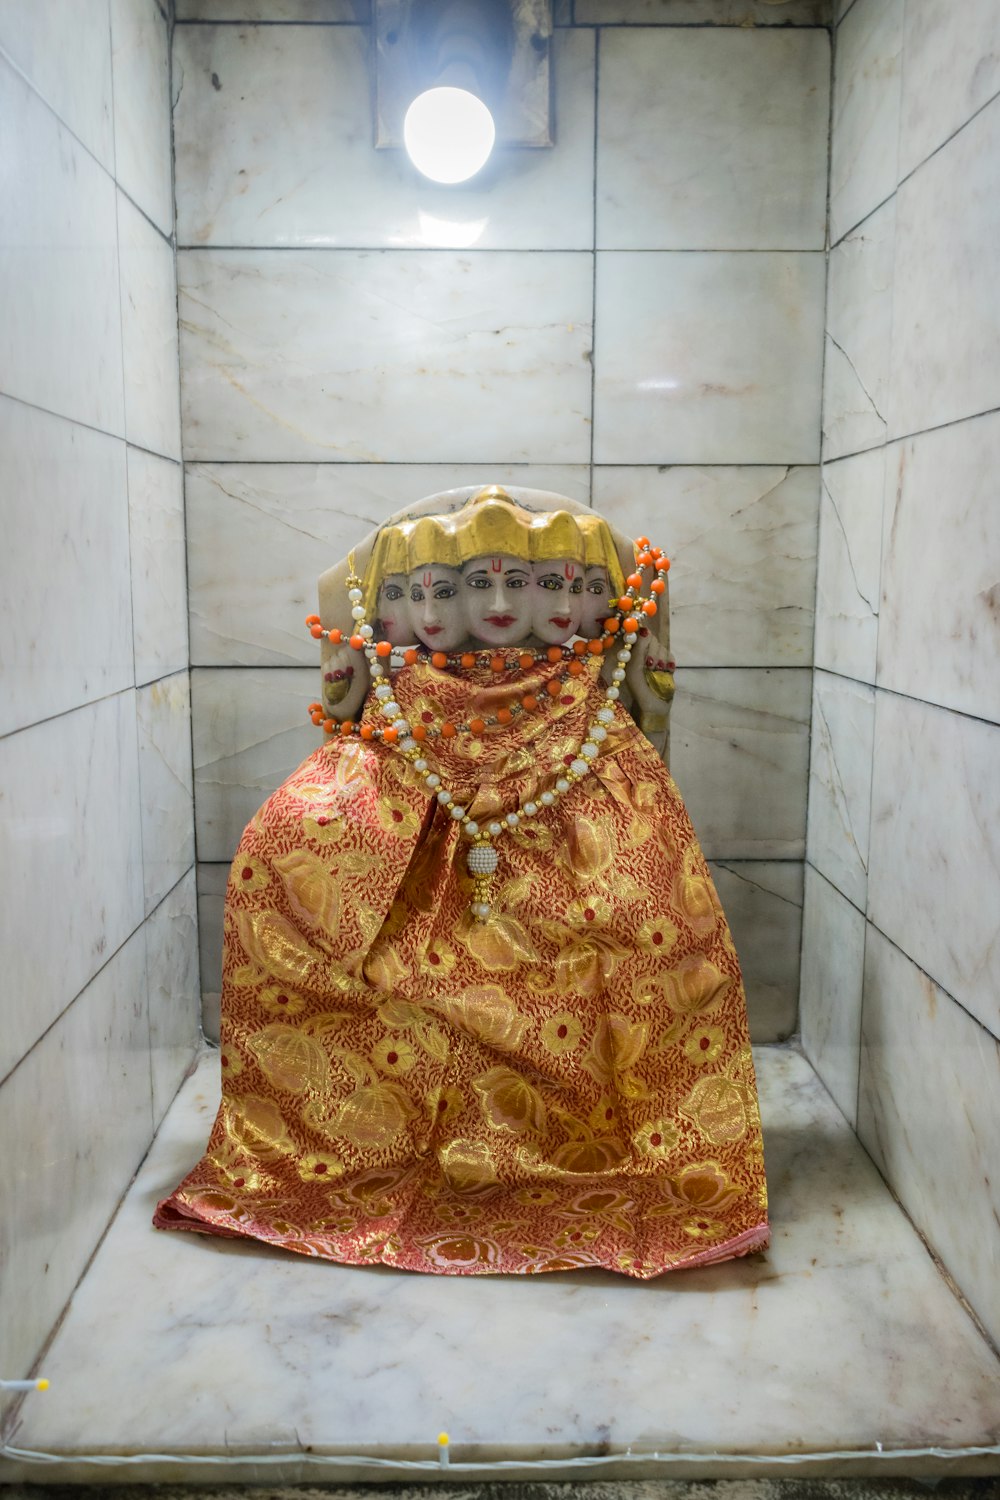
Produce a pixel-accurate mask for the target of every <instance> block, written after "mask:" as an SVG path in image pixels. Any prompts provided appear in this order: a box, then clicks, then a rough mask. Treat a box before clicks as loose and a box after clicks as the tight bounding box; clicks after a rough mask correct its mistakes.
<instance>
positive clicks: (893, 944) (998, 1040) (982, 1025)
mask: <svg viewBox="0 0 1000 1500" xmlns="http://www.w3.org/2000/svg"><path fill="white" fill-rule="evenodd" d="M716 863H717V861H716ZM767 863H771V861H767ZM805 863H806V864H807V865H808V866H809V868H810V870H812V871H813V872H814V873H815V874H817V875H818V876H819V877H820V879H821V880H822V881H824V882H825V883H826V884H827V885H828V886H830V888H831V889H832V890H834V891H836V892H837V895H838V896H840V897H841V899H842V900H844V901H846V902H847V904H848V906H850V907H851V908H852V909H853V910H854V911H856V912H857V914H858V916H859V917H861V918H863V920H864V923H865V927H866V928H868V927H870V928H871V929H872V931H873V932H877V933H878V935H879V937H881V938H884V939H885V941H886V942H887V943H888V944H889V947H890V948H894V949H895V950H896V952H897V953H899V954H901V956H902V957H903V958H905V959H906V961H907V962H908V963H911V964H912V965H913V967H914V968H915V969H916V970H917V972H918V973H920V974H922V975H923V976H924V978H925V979H929V980H930V982H931V984H933V986H934V988H935V989H938V990H940V991H941V993H942V995H944V996H945V997H946V999H948V1000H950V1001H951V1003H952V1004H953V1005H954V1006H955V1007H956V1009H957V1010H960V1011H961V1012H962V1013H963V1014H964V1015H966V1016H967V1017H968V1018H969V1020H970V1021H972V1022H974V1024H975V1025H976V1026H978V1027H979V1029H980V1031H984V1032H985V1033H986V1035H987V1036H988V1037H989V1038H990V1040H991V1041H992V1042H994V1043H995V1044H996V1045H997V1046H998V1047H1000V1036H997V1035H996V1033H995V1032H993V1031H991V1030H990V1027H989V1026H988V1025H987V1024H986V1022H985V1021H982V1020H980V1018H979V1017H978V1016H977V1015H974V1014H973V1013H972V1011H971V1010H969V1008H968V1006H967V1005H964V1004H963V1003H962V1001H961V1000H959V998H958V997H957V995H953V994H952V992H951V990H949V989H948V988H947V986H946V985H943V984H942V983H941V981H940V979H935V977H934V975H933V974H932V973H931V972H930V970H929V969H925V968H924V967H923V965H922V964H920V963H918V962H917V960H916V959H915V958H914V957H913V954H912V953H907V951H906V949H905V948H904V947H903V946H902V945H901V944H900V943H898V942H897V941H896V939H895V938H894V937H891V936H890V934H889V933H888V932H886V931H884V930H883V928H881V927H880V926H879V925H878V923H877V922H876V921H874V920H873V919H872V918H871V917H870V916H869V915H868V914H867V912H864V911H862V910H861V908H860V906H858V904H857V902H856V901H852V900H851V898H850V896H848V895H847V894H846V892H845V891H842V890H841V889H840V886H839V885H837V883H836V881H834V880H831V879H830V877H829V875H827V874H826V872H825V871H824V870H821V869H820V867H819V865H817V864H815V863H814V862H813V861H812V860H811V859H809V858H806V860H805ZM811 1066H812V1064H811V1063H810V1067H811ZM814 1071H815V1070H814ZM820 1081H821V1082H822V1079H821V1080H820ZM824 1087H825V1085H824ZM855 1133H856V1132H855ZM859 1139H860V1137H859Z"/></svg>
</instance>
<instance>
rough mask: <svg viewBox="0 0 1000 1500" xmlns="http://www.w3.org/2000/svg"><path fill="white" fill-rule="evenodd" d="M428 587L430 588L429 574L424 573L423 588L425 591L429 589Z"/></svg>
mask: <svg viewBox="0 0 1000 1500" xmlns="http://www.w3.org/2000/svg"><path fill="white" fill-rule="evenodd" d="M430 586H431V574H430V573H425V574H424V588H425V589H429V588H430Z"/></svg>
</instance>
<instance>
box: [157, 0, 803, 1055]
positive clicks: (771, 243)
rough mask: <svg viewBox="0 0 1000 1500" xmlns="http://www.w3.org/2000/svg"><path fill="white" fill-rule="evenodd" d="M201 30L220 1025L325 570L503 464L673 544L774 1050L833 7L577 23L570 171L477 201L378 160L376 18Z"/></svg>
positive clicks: (191, 118) (247, 4) (198, 538)
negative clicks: (249, 836) (242, 861)
mask: <svg viewBox="0 0 1000 1500" xmlns="http://www.w3.org/2000/svg"><path fill="white" fill-rule="evenodd" d="M779 12H780V14H779ZM177 18H178V25H177V28H176V31H175V37H174V75H175V94H176V95H177V102H176V107H175V112H174V124H175V139H176V151H177V225H178V280H179V293H180V296H179V307H180V318H181V385H182V413H183V447H184V457H185V460H186V464H185V470H186V500H187V519H188V574H189V581H190V637H191V661H192V666H193V668H194V669H195V670H194V672H193V681H192V703H193V715H194V760H195V799H196V805H197V853H198V861H199V887H198V889H199V909H200V912H201V919H202V960H203V974H204V979H205V984H204V989H205V1006H206V1011H205V1013H206V1019H207V1024H208V1026H209V1028H210V1029H211V1027H212V1025H214V1024H215V1018H216V1016H217V1005H218V972H219V964H218V954H217V952H216V948H217V945H218V939H219V931H220V914H221V904H222V896H223V891H224V887H225V871H226V866H227V864H228V861H229V859H230V858H231V857H232V853H233V851H234V849H235V845H236V843H237V841H238V839H239V836H240V833H241V831H242V828H243V826H244V823H245V822H246V820H247V819H248V817H249V816H250V815H251V814H252V813H253V811H254V810H255V808H256V807H257V805H258V804H259V802H260V801H261V800H262V798H263V797H264V796H265V795H266V794H267V792H268V791H269V790H270V789H271V787H273V786H274V785H276V784H277V783H278V782H279V781H280V780H281V779H282V778H283V776H284V775H286V774H287V773H288V772H289V771H290V770H291V769H292V768H293V767H294V766H295V765H296V764H297V763H298V761H299V760H300V759H301V758H302V757H303V756H304V755H305V754H307V753H308V752H309V750H310V749H311V748H312V747H313V746H314V745H315V744H316V743H317V739H316V734H315V731H314V730H313V728H312V726H311V725H310V724H309V723H308V722H307V720H306V716H305V705H306V703H308V701H309V699H310V698H311V697H312V696H313V692H314V688H313V686H312V682H313V678H312V672H313V671H314V669H315V667H314V664H315V659H316V658H315V651H314V650H313V649H312V645H311V642H309V640H308V638H307V637H306V636H305V633H304V631H303V630H302V628H301V621H302V617H303V615H304V614H306V613H308V612H309V610H310V608H312V607H313V605H314V598H315V580H316V577H317V575H318V574H319V573H320V572H321V571H322V570H323V568H324V567H326V566H328V565H329V563H330V562H331V561H333V560H334V559H335V558H336V557H338V556H340V555H342V554H343V552H344V551H345V549H346V547H347V546H348V544H349V543H350V541H351V540H352V539H353V538H356V537H358V536H360V535H361V534H363V533H364V531H365V530H367V529H368V528H369V527H370V526H371V525H372V524H374V523H377V522H378V521H379V520H380V519H381V518H382V517H384V516H385V515H387V514H388V513H389V512H390V511H391V510H392V509H394V508H396V507H398V506H400V505H402V504H404V503H405V502H406V501H407V500H409V499H415V498H417V497H419V496H421V495H425V494H428V493H431V492H432V491H434V490H436V489H443V488H447V487H449V486H453V485H460V484H470V483H475V482H477V481H483V480H490V479H496V480H499V481H500V482H504V481H508V482H520V483H522V484H529V485H537V486H539V487H543V488H547V489H553V490H561V491H563V492H565V493H567V494H570V495H572V496H574V497H576V498H579V499H582V500H584V501H587V500H592V502H593V504H594V505H595V506H596V507H598V508H599V509H603V510H605V511H607V512H608V513H612V514H614V515H615V516H616V517H617V518H618V519H619V520H620V521H621V522H622V523H623V524H625V525H626V526H631V527H633V528H634V529H635V531H636V532H637V533H639V532H641V531H649V532H650V534H653V533H654V532H655V534H656V535H657V537H658V538H662V539H663V543H664V545H665V546H667V547H668V548H669V549H671V550H672V551H673V552H674V554H675V559H676V562H675V572H674V574H673V581H672V594H673V601H674V602H673V609H674V614H673V622H674V641H675V646H676V655H677V658H678V661H679V663H680V670H679V673H678V679H677V681H678V697H677V702H676V707H675V710H674V715H675V717H674V725H675V728H674V755H673V769H674V772H675V774H676V776H677V779H678V781H679V784H680V786H681V789H682V791H683V793H684V795H685V797H686V799H687V800H688V803H689V806H690V808H691V811H692V814H693V816H694V820H695V825H696V827H697V829H698V831H699V833H700V835H701V837H702V839H703V842H704V845H705V849H706V852H707V853H708V855H709V857H710V858H711V859H712V860H713V861H715V865H714V868H715V870H716V874H717V876H718V879H719V884H720V889H723V890H724V891H725V900H726V904H727V908H728V909H729V910H730V912H731V915H732V920H733V926H734V929H735V931H736V935H737V940H738V942H739V944H740V951H741V954H742V957H743V960H744V965H745V968H746V973H747V980H748V988H749V997H750V1009H751V1018H752V1023H753V1027H754V1034H755V1035H756V1036H757V1037H758V1038H760V1039H762V1040H763V1039H771V1038H776V1037H784V1036H787V1035H788V1034H789V1033H790V1032H791V1031H792V1030H794V1027H795V1021H796V998H797V973H798V955H799V938H800V923H801V909H802V868H803V866H802V862H803V858H804V853H805V837H806V790H807V772H808V767H807V759H808V735H809V713H810V693H811V676H812V670H811V669H812V651H813V609H814V600H815V581H816V549H817V529H818V521H819V511H820V489H819V469H818V460H819V433H820V390H821V380H822V373H823V372H822V358H823V356H822V344H823V330H822V323H823V301H824V282H825V256H824V244H825V204H826V156H827V125H828V116H829V81H830V47H829V32H828V31H827V30H826V29H825V23H826V21H827V19H828V17H827V6H826V4H825V3H823V0H786V3H784V4H782V5H781V6H780V7H777V6H775V5H774V4H771V3H763V0H682V3H678V0H656V3H653V0H577V4H576V6H575V9H574V11H573V12H572V14H571V11H570V7H569V6H568V5H567V4H565V3H562V4H559V5H557V6H556V31H555V36H554V39H553V64H554V72H555V84H556V91H555V97H556V121H555V123H556V134H557V146H556V148H555V149H554V150H552V151H535V152H510V153H507V154H501V156H500V157H499V159H498V161H497V162H496V164H495V165H494V166H491V167H490V168H489V169H488V171H487V173H486V174H485V175H484V177H483V179H482V181H481V182H479V183H473V184H470V185H469V186H468V187H466V188H463V189H458V190H455V189H443V188H435V187H433V186H432V185H430V184H428V183H425V182H423V181H422V180H421V179H419V178H418V177H417V176H416V175H415V174H414V173H413V172H412V171H411V170H410V169H409V168H408V166H407V164H406V162H405V160H404V159H403V158H402V156H401V155H400V154H399V153H398V152H379V153H376V152H374V151H373V150H372V148H371V145H370V138H371V119H370V105H369V93H368V75H367V47H368V34H367V29H366V26H365V24H364V22H365V20H366V15H365V10H364V7H363V6H361V5H360V4H354V3H349V0H179V4H178V7H177ZM748 20H749V21H753V22H755V23H759V24H755V25H748V24H746V23H747V22H748ZM255 21H256V22H260V21H266V22H269V23H271V24H268V25H254V24H253V23H254V22H255ZM778 21H780V22H785V23H790V24H786V25H780V26H779V25H774V24H772V23H774V22H778ZM239 22H243V23H245V24H236V23H239ZM306 22H308V23H312V24H308V25H306V24H303V23H306ZM324 22H326V23H329V24H326V25H324V24H317V23H324ZM573 22H575V24H572V23H573ZM687 23H695V24H687ZM248 606H249V607H248Z"/></svg>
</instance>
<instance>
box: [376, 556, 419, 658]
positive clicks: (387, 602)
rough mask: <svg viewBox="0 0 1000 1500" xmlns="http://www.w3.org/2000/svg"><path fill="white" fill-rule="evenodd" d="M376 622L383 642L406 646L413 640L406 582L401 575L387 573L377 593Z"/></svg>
mask: <svg viewBox="0 0 1000 1500" xmlns="http://www.w3.org/2000/svg"><path fill="white" fill-rule="evenodd" d="M377 608H378V620H379V627H380V634H381V637H382V639H383V640H386V641H389V642H391V644H392V645H393V646H408V645H409V644H410V642H411V641H412V640H413V635H414V631H413V625H412V624H411V622H410V600H409V590H408V588H407V581H406V578H405V576H404V574H402V573H387V574H386V576H385V577H384V578H383V580H382V583H381V586H380V588H379V591H378V606H377Z"/></svg>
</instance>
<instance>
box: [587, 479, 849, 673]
mask: <svg viewBox="0 0 1000 1500" xmlns="http://www.w3.org/2000/svg"><path fill="white" fill-rule="evenodd" d="M818 503H819V474H818V470H817V469H816V468H814V467H811V466H808V467H804V468H788V467H787V466H774V467H768V466H746V467H744V466H742V465H734V466H732V467H725V468H688V467H686V466H684V465H671V466H670V467H669V468H664V469H654V468H616V467H606V468H598V469H595V470H594V506H595V508H596V509H597V510H602V511H603V512H604V514H605V515H608V516H613V517H614V520H615V524H616V525H617V526H620V527H621V528H622V530H624V531H625V532H626V533H627V534H629V535H631V536H643V535H649V536H652V535H653V532H654V530H655V532H656V540H657V541H658V542H660V544H661V545H662V546H663V547H664V548H665V550H666V551H667V552H668V553H669V554H670V556H671V558H672V559H673V566H672V567H671V570H670V641H671V646H672V649H673V654H674V656H675V657H676V659H677V660H678V661H679V662H680V663H681V664H682V666H685V667H687V666H712V667H723V666H724V667H736V666H744V667H781V666H808V665H810V663H811V661H812V649H813V607H814V601H815V595H816V530H817V509H818Z"/></svg>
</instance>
